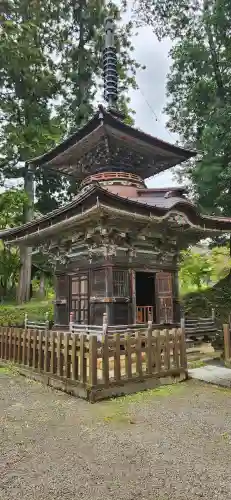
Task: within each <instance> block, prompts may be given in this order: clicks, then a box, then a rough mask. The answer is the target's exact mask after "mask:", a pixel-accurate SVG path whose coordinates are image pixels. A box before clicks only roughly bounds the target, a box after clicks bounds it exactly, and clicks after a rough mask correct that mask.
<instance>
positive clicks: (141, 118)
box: [129, 26, 177, 187]
mask: <svg viewBox="0 0 231 500" xmlns="http://www.w3.org/2000/svg"><path fill="white" fill-rule="evenodd" d="M137 31H138V35H137V36H134V37H133V45H134V48H135V51H134V53H133V55H134V57H135V59H136V60H137V61H138V62H139V63H141V64H142V65H145V66H146V69H145V70H139V71H138V73H137V84H138V86H139V89H138V90H133V91H131V92H130V93H129V95H130V97H131V108H132V109H134V110H135V112H136V114H135V117H134V118H135V126H136V127H139V128H140V129H142V130H143V131H144V132H147V133H149V134H151V135H153V136H155V137H158V138H160V139H163V140H165V141H167V142H170V143H175V142H176V140H177V136H176V135H175V136H174V134H172V133H170V132H169V131H168V130H167V127H166V120H167V117H166V116H165V114H164V113H163V108H164V106H165V104H166V79H167V73H168V71H169V68H170V63H171V61H170V58H169V57H168V53H169V50H170V48H171V44H170V42H169V41H168V40H165V41H163V42H159V41H158V40H157V38H156V36H155V35H154V33H153V32H152V30H151V28H150V27H147V26H145V27H143V28H139V29H138V30H137ZM155 115H156V116H155ZM173 172H174V169H172V170H170V171H167V172H163V173H161V174H159V175H157V176H155V177H154V178H151V179H149V180H148V181H147V185H148V187H168V186H175V185H177V182H176V180H175V179H174V178H173Z"/></svg>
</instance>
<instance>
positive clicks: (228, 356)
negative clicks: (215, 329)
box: [223, 325, 230, 361]
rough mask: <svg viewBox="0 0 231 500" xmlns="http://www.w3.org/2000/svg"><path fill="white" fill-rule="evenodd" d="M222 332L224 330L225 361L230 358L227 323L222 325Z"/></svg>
mask: <svg viewBox="0 0 231 500" xmlns="http://www.w3.org/2000/svg"><path fill="white" fill-rule="evenodd" d="M223 332H224V355H225V361H228V360H229V359H230V331H229V325H223Z"/></svg>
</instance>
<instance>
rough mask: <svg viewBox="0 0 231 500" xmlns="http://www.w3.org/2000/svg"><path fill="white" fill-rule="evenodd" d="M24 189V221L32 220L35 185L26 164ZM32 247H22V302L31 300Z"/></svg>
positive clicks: (20, 281)
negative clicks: (25, 196)
mask: <svg viewBox="0 0 231 500" xmlns="http://www.w3.org/2000/svg"><path fill="white" fill-rule="evenodd" d="M24 189H25V192H26V194H27V196H28V204H27V205H26V206H25V209H24V223H26V222H30V221H31V220H32V218H33V204H34V186H33V174H32V172H31V171H30V169H29V166H28V165H26V166H25V176H24ZM31 252H32V248H30V247H25V246H22V247H21V248H20V261H21V268H20V275H19V286H18V291H17V303H18V304H22V303H23V302H28V301H29V300H30V283H31V265H32V256H31Z"/></svg>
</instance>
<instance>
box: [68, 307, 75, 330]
mask: <svg viewBox="0 0 231 500" xmlns="http://www.w3.org/2000/svg"><path fill="white" fill-rule="evenodd" d="M73 317H74V313H73V312H72V311H71V312H70V319H69V331H70V332H72V328H73Z"/></svg>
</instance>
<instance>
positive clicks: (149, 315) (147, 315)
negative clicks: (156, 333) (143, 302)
mask: <svg viewBox="0 0 231 500" xmlns="http://www.w3.org/2000/svg"><path fill="white" fill-rule="evenodd" d="M149 320H151V321H153V306H137V307H136V321H137V323H141V324H142V323H144V324H148V321H149Z"/></svg>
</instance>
